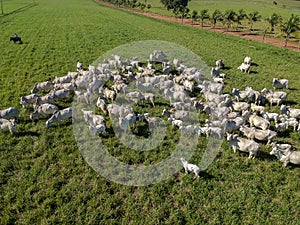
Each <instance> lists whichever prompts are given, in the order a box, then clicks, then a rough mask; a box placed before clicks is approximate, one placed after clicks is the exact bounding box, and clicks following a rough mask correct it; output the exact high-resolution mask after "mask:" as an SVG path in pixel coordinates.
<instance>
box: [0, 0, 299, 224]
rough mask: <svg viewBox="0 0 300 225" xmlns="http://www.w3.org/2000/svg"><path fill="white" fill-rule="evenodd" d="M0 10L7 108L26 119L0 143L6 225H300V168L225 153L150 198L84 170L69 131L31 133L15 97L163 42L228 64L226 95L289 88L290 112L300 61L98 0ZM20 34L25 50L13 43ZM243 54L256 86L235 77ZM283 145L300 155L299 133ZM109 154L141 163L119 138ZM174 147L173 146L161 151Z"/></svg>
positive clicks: (144, 190)
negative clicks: (119, 51)
mask: <svg viewBox="0 0 300 225" xmlns="http://www.w3.org/2000/svg"><path fill="white" fill-rule="evenodd" d="M3 3H4V9H5V13H6V15H4V16H1V17H0V29H1V31H2V32H1V35H0V49H1V51H0V80H1V82H0V89H1V92H0V106H1V107H0V108H1V109H2V108H6V107H10V106H14V107H18V108H19V109H20V112H21V113H20V114H21V119H20V122H19V124H18V127H17V134H16V135H10V134H9V133H7V132H0V176H1V177H0V203H1V204H0V224H13V223H16V224H75V223H76V224H143V223H144V224H299V222H300V221H299V220H300V219H299V218H300V217H299V208H300V202H299V197H300V192H299V190H300V171H299V167H297V166H296V167H295V166H288V167H287V168H285V169H284V168H282V164H281V163H280V162H279V161H278V160H276V159H275V158H273V157H270V156H269V155H268V152H269V151H270V149H268V148H265V146H264V145H262V152H261V154H260V157H259V158H258V159H255V160H252V161H250V160H248V159H247V155H245V154H242V153H236V154H234V153H233V152H232V150H231V149H229V148H228V145H227V143H226V142H224V143H223V145H222V146H223V148H222V151H221V152H220V154H219V155H218V157H217V158H216V159H215V161H214V163H213V164H212V165H211V166H210V167H209V168H208V169H207V170H206V171H205V172H204V173H203V177H202V178H201V179H198V180H194V178H193V175H191V174H189V175H185V174H184V173H183V170H181V173H178V174H176V175H174V176H172V177H171V178H170V179H168V180H166V181H165V182H160V183H157V184H154V185H150V186H148V187H131V186H124V185H120V184H116V183H113V182H110V181H109V180H106V179H105V178H103V177H102V176H101V175H99V174H98V173H96V172H95V171H94V170H93V169H92V168H91V167H89V165H88V164H87V163H86V162H85V160H84V159H83V157H82V156H81V154H80V151H79V150H78V147H77V144H76V141H75V138H74V135H73V130H72V125H71V122H70V121H68V122H67V123H65V124H63V125H61V126H55V127H53V128H50V129H48V130H47V129H46V128H45V120H40V121H38V122H37V123H36V124H34V123H32V122H31V121H30V120H29V114H30V113H31V112H32V109H29V110H25V109H22V108H21V107H20V105H19V99H20V96H22V95H27V94H29V92H30V89H31V88H32V87H33V84H34V83H35V82H37V81H45V80H53V79H54V78H55V76H63V75H66V74H67V72H68V71H75V70H76V62H77V60H78V59H79V60H80V61H82V63H83V64H84V65H88V64H90V63H92V62H93V61H94V60H96V59H97V58H98V57H99V56H100V55H102V54H103V53H105V52H106V51H108V50H111V49H113V48H115V47H117V46H119V45H122V44H126V43H130V42H132V41H139V40H164V41H169V42H174V43H177V44H179V45H182V46H184V47H186V48H188V49H190V50H192V51H193V52H194V53H196V54H198V55H199V56H200V57H201V58H202V59H203V60H204V61H206V62H207V64H208V65H209V66H212V65H214V62H215V60H216V59H219V58H222V59H223V60H224V63H225V64H226V65H228V67H229V69H227V70H226V71H225V73H226V74H228V78H227V83H226V89H225V92H227V93H228V92H230V90H231V88H232V87H237V88H240V89H242V88H244V87H246V86H248V85H251V86H253V88H254V89H256V90H261V89H262V88H264V87H267V88H271V83H272V82H271V81H272V78H273V77H278V78H286V79H289V81H290V90H288V95H289V97H288V100H289V104H292V106H293V107H298V108H299V107H300V93H299V84H300V82H299V71H300V65H299V61H300V55H299V53H296V52H292V51H289V50H286V49H281V48H277V47H272V46H269V45H264V44H262V43H257V42H253V41H249V40H243V39H239V38H236V37H232V36H228V35H221V34H218V33H214V32H210V31H205V30H200V29H194V28H192V27H186V26H181V25H180V24H174V23H168V22H164V21H158V20H155V19H150V18H147V17H144V16H141V15H134V14H131V13H130V12H124V11H119V10H117V9H110V8H107V7H104V6H102V5H100V4H98V3H96V2H94V1H92V0H64V1H58V0H52V1H47V0H39V1H37V0H36V1H35V4H34V5H33V3H32V2H31V1H28V2H27V1H25V0H24V1H19V0H10V1H8V0H4V1H3ZM191 3H192V1H191ZM27 4H28V5H27ZM29 5H30V7H27V6H29ZM20 8H23V10H18V9H20ZM15 32H17V33H18V34H19V35H20V36H21V37H22V39H23V41H24V44H22V45H19V44H13V43H10V42H9V37H10V36H12V35H13V34H14V33H15ZM158 47H159V46H158ZM245 55H250V56H251V57H252V58H253V59H254V62H255V63H257V64H258V66H257V67H255V68H254V69H253V71H254V72H253V73H251V74H249V75H244V74H241V73H240V72H239V71H238V70H236V67H237V66H238V65H239V64H240V62H241V60H243V58H244V56H245ZM68 104H69V103H66V104H65V105H63V104H62V105H60V107H65V106H67V105H68ZM149 108H151V107H149ZM150 110H151V109H150ZM279 140H286V141H287V142H289V143H292V144H293V145H294V147H295V148H296V149H298V150H300V147H299V134H297V133H296V132H288V133H286V134H285V136H284V137H281V138H279ZM106 143H107V146H108V147H109V148H112V149H111V150H112V151H117V152H120V151H124V153H123V154H124V158H125V156H127V157H128V156H134V157H135V154H131V153H130V149H125V148H124V149H123V148H122V146H116V143H117V142H116V140H115V138H111V139H107V140H106ZM174 144H176V143H174V140H172V139H170V140H168V141H167V142H166V146H173V145H174ZM205 144H206V140H205V139H204V138H201V139H200V140H199V143H198V148H197V150H196V152H195V155H194V156H193V158H192V161H193V162H194V163H199V162H200V159H201V156H202V154H203V151H204V148H205ZM149 158H150V159H149V160H150V161H154V162H156V161H159V160H160V159H159V157H157V156H156V155H149ZM124 160H125V161H126V160H128V159H127V158H125V159H124ZM135 160H136V159H133V161H135Z"/></svg>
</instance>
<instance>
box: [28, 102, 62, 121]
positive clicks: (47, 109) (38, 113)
mask: <svg viewBox="0 0 300 225" xmlns="http://www.w3.org/2000/svg"><path fill="white" fill-rule="evenodd" d="M57 110H58V107H57V106H56V105H52V104H49V103H45V104H42V105H39V106H38V107H36V109H35V110H34V112H33V113H32V114H31V115H30V119H31V120H32V121H35V120H36V119H39V118H43V117H46V116H47V115H52V114H53V113H55V112H56V111H57Z"/></svg>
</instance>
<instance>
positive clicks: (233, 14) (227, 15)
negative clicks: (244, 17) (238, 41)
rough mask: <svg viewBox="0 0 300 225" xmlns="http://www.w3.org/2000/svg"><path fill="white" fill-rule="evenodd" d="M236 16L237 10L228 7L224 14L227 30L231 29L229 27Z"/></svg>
mask: <svg viewBox="0 0 300 225" xmlns="http://www.w3.org/2000/svg"><path fill="white" fill-rule="evenodd" d="M235 17H236V12H234V11H233V10H232V9H228V10H226V11H225V13H224V15H223V19H224V22H225V24H226V31H228V30H229V27H230V26H231V25H232V23H233V22H234V20H235Z"/></svg>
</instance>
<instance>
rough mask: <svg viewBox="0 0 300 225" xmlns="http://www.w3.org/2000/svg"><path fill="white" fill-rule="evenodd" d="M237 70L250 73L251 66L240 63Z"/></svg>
mask: <svg viewBox="0 0 300 225" xmlns="http://www.w3.org/2000/svg"><path fill="white" fill-rule="evenodd" d="M237 69H238V70H240V71H241V72H244V73H250V70H251V65H250V64H246V63H242V64H241V65H240V66H239V67H238V68H237Z"/></svg>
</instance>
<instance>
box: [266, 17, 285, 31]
mask: <svg viewBox="0 0 300 225" xmlns="http://www.w3.org/2000/svg"><path fill="white" fill-rule="evenodd" d="M266 21H267V22H268V23H269V24H270V27H271V32H273V31H274V27H275V26H276V25H277V24H279V23H280V22H281V21H282V18H281V16H279V15H277V14H276V13H273V14H272V15H271V16H269V17H268V18H266Z"/></svg>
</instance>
